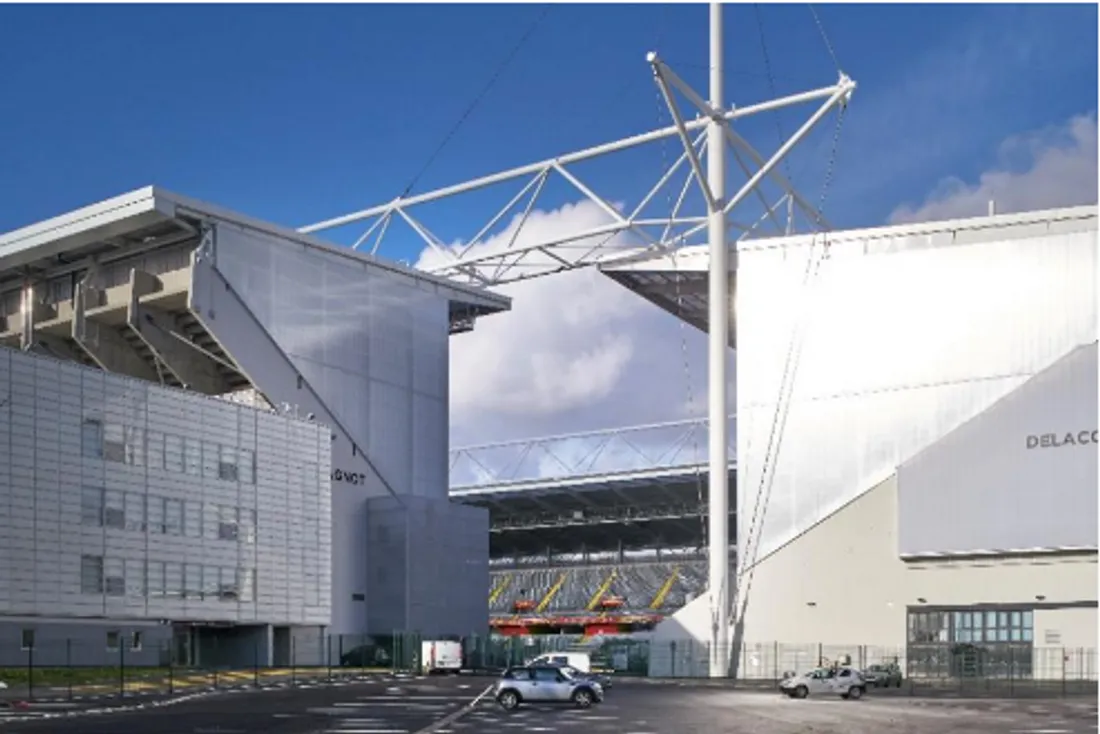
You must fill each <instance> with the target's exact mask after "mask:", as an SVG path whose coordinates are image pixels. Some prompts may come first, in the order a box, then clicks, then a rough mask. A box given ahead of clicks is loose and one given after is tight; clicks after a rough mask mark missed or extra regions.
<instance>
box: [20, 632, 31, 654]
mask: <svg viewBox="0 0 1100 734" xmlns="http://www.w3.org/2000/svg"><path fill="white" fill-rule="evenodd" d="M19 640H20V642H19V648H20V649H21V650H33V649H34V630H32V629H27V630H23V632H22V634H21V635H20V637H19Z"/></svg>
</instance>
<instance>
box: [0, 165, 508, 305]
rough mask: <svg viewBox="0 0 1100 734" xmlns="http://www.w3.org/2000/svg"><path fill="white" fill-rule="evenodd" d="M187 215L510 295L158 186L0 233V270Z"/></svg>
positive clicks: (456, 297)
mask: <svg viewBox="0 0 1100 734" xmlns="http://www.w3.org/2000/svg"><path fill="white" fill-rule="evenodd" d="M187 215H191V216H192V217H197V218H199V219H205V218H212V219H217V220H221V221H224V222H228V223H230V224H234V225H237V226H240V227H245V228H248V229H254V230H259V231H262V232H265V233H267V234H272V235H276V236H278V237H281V238H283V239H286V240H290V241H293V242H297V243H299V244H301V245H303V246H306V247H313V248H317V249H320V250H325V251H328V252H331V253H334V254H337V255H340V256H342V257H347V258H350V259H352V260H356V261H358V262H361V263H365V264H369V265H372V266H374V267H377V268H381V269H383V270H387V271H389V272H391V273H393V274H395V275H400V276H403V277H409V278H413V279H415V280H417V281H419V282H421V283H424V284H427V285H431V286H433V287H434V288H435V289H436V291H437V292H440V293H441V294H445V295H446V297H447V298H448V300H449V301H450V302H451V303H452V304H461V305H463V306H473V307H476V308H478V309H480V310H481V312H482V313H484V314H489V313H496V312H500V311H507V310H509V309H510V308H511V304H512V300H511V298H509V297H507V296H503V295H500V294H497V293H493V292H491V291H487V290H484V289H481V288H476V287H473V286H468V285H464V284H462V283H457V282H455V281H453V280H450V279H448V278H444V277H441V276H436V275H431V274H429V273H425V272H423V271H421V270H417V269H415V268H412V267H409V266H406V265H402V264H401V263H396V262H392V261H388V260H383V259H381V258H378V257H375V256H373V255H369V254H366V253H362V252H357V251H355V250H352V249H350V248H347V247H341V246H339V245H336V244H334V243H331V242H326V241H324V240H322V239H319V238H317V237H315V236H313V235H307V234H303V233H301V232H298V231H296V230H294V229H290V228H288V227H283V226H280V225H276V224H272V223H270V222H265V221H263V220H259V219H254V218H252V217H249V216H246V215H243V214H240V213H237V212H234V211H231V210H228V209H224V208H222V207H219V206H216V205H214V204H209V203H206V202H202V201H198V200H196V199H191V198H188V197H185V196H181V195H179V194H176V193H173V192H170V191H167V190H165V189H162V188H160V187H158V186H146V187H144V188H140V189H136V190H134V191H130V192H128V193H125V194H121V195H119V196H115V197H112V198H110V199H105V200H103V201H100V202H97V203H95V204H91V205H88V206H85V207H81V208H79V209H75V210H73V211H70V212H67V213H65V214H60V215H58V216H55V217H51V218H49V219H45V220H42V221H39V222H35V223H33V224H30V225H27V226H25V227H21V228H19V229H16V230H13V231H11V232H7V233H3V234H0V272H3V271H11V270H14V269H16V268H22V267H27V266H30V265H31V264H33V263H36V262H56V261H57V259H58V258H59V257H60V256H63V255H64V254H65V253H67V252H71V251H74V250H78V249H80V248H82V247H86V246H88V245H91V244H93V243H95V242H97V241H102V240H105V239H110V238H113V237H119V236H122V235H125V234H127V233H132V232H135V231H139V230H142V229H144V228H146V227H149V226H152V225H155V224H158V223H164V222H169V221H172V220H179V219H180V218H182V217H186V216H187Z"/></svg>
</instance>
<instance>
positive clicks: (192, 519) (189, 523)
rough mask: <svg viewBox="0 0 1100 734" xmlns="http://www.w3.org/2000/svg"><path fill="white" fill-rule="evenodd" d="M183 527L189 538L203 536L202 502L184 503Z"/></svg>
mask: <svg viewBox="0 0 1100 734" xmlns="http://www.w3.org/2000/svg"><path fill="white" fill-rule="evenodd" d="M183 529H184V535H186V536H187V537H188V538H201V537H203V525H202V503H201V502H184V503H183Z"/></svg>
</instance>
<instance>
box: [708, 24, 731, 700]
mask: <svg viewBox="0 0 1100 734" xmlns="http://www.w3.org/2000/svg"><path fill="white" fill-rule="evenodd" d="M723 81H724V74H723V62H722V4H721V3H711V5H710V106H711V107H712V108H714V109H716V110H720V109H722V108H723V106H724V102H723V100H722V84H723ZM724 136H725V125H724V124H723V121H721V120H717V119H714V118H711V119H710V121H709V122H708V123H707V141H708V145H707V183H708V185H709V188H710V194H711V195H710V197H708V199H709V200H708V202H707V206H708V208H709V211H708V212H707V237H708V240H709V242H710V272H709V273H708V279H709V282H708V288H707V300H708V304H707V305H708V309H709V313H708V314H707V323H708V331H707V356H708V359H707V383H708V384H707V395H708V400H707V417H708V423H709V433H708V437H709V442H710V443H709V447H708V461H709V464H710V466H709V469H708V481H707V507H708V513H707V514H708V524H707V541H708V543H707V544H708V553H707V556H708V573H707V582H708V585H709V587H710V612H711V639H710V677H712V678H721V677H725V676H726V675H727V674H728V672H729V638H730V602H729V572H730V564H729V544H730V541H729V535H730V529H729V468H728V467H729V456H728V455H727V454H728V452H729V448H728V447H729V443H728V437H727V433H728V432H729V422H728V421H727V420H726V416H727V415H729V413H728V410H727V402H728V401H727V395H726V387H727V385H728V384H729V383H728V376H727V373H728V370H727V369H726V368H727V366H728V363H729V361H728V356H729V332H730V277H729V276H730V262H729V249H728V248H727V246H726V211H725V204H726V202H725V199H726V146H725V145H724V142H725V141H724ZM734 259H735V260H736V254H735V255H734ZM733 265H734V267H736V262H734V263H733Z"/></svg>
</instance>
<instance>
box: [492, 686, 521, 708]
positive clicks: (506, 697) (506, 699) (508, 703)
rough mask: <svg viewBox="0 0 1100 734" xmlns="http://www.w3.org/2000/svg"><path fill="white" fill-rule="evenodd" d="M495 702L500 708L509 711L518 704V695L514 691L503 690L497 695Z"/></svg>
mask: <svg viewBox="0 0 1100 734" xmlns="http://www.w3.org/2000/svg"><path fill="white" fill-rule="evenodd" d="M497 703H499V704H500V706H501V708H503V709H505V710H507V711H511V710H512V709H514V708H516V707H517V706H519V696H518V695H517V694H516V692H515V691H504V692H503V693H501V694H500V695H499V696H497Z"/></svg>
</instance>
